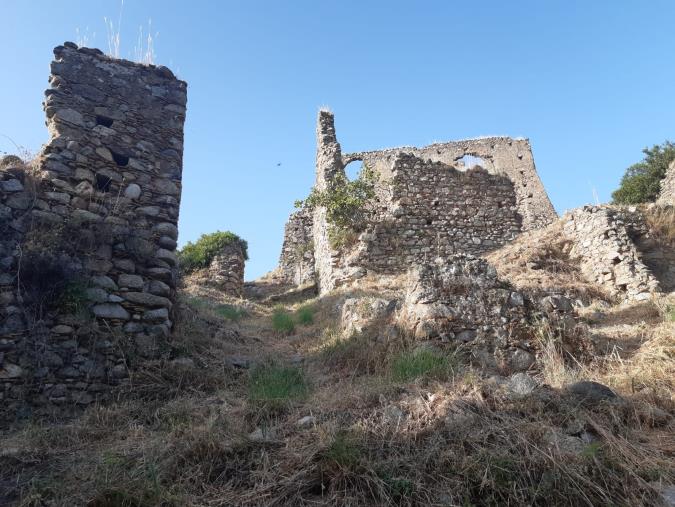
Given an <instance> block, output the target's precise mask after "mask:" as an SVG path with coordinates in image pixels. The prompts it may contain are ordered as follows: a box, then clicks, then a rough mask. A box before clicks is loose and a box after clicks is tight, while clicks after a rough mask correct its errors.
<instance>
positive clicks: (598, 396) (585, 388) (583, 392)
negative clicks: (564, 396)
mask: <svg viewBox="0 0 675 507" xmlns="http://www.w3.org/2000/svg"><path fill="white" fill-rule="evenodd" d="M565 390H566V391H567V392H569V393H570V394H573V395H575V396H577V397H579V398H581V399H583V400H584V401H588V402H599V401H603V400H613V399H616V398H617V395H616V393H615V392H614V391H612V390H611V389H610V388H609V387H607V386H605V385H602V384H600V383H599V382H593V381H589V380H583V381H580V382H575V383H574V384H570V385H568V386H566V387H565Z"/></svg>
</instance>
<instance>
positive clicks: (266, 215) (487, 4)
mask: <svg viewBox="0 0 675 507" xmlns="http://www.w3.org/2000/svg"><path fill="white" fill-rule="evenodd" d="M120 4H121V2H120V0H105V1H103V0H97V1H94V0H59V1H58V2H54V1H51V0H50V1H45V0H0V19H2V28H0V47H2V48H3V58H2V77H1V79H0V150H3V151H8V152H13V151H15V150H14V147H13V145H12V143H11V142H10V141H9V140H7V138H6V137H2V136H9V137H11V138H12V139H13V140H14V141H15V142H16V143H18V144H20V145H23V146H25V147H27V148H30V149H32V150H37V149H39V147H40V145H41V144H42V143H43V142H45V141H46V140H47V132H46V129H45V127H44V115H43V113H42V109H41V105H40V103H41V100H42V96H43V95H42V93H43V90H44V89H45V88H46V86H47V77H48V74H49V70H48V69H49V67H48V64H49V62H50V60H51V57H52V53H51V49H52V48H53V47H54V46H56V45H58V44H61V43H63V42H64V41H66V40H72V41H75V42H77V39H78V38H79V39H80V40H82V39H83V38H86V39H87V40H88V45H90V46H96V47H99V48H101V49H103V50H104V51H107V49H108V43H107V37H106V29H105V24H104V21H103V18H104V17H108V18H112V19H113V20H114V22H115V24H117V21H118V17H119V11H120ZM150 19H151V20H152V33H153V35H156V34H157V32H158V35H156V37H155V52H156V62H157V63H160V64H164V65H167V66H169V67H170V68H172V69H173V70H174V71H175V72H176V73H177V75H178V76H179V77H180V78H181V79H184V80H186V81H187V82H188V85H189V87H188V114H187V122H186V125H185V129H186V130H185V159H184V170H183V197H182V203H181V217H180V227H179V229H180V243H181V244H184V243H185V242H186V241H190V240H195V239H196V238H197V237H198V236H199V235H200V234H202V233H205V232H212V231H214V230H217V229H220V230H232V231H233V232H236V233H237V234H239V235H240V236H242V237H243V238H245V239H246V240H248V242H249V255H250V261H249V262H248V264H247V267H246V278H247V279H252V278H255V277H257V276H259V275H261V274H263V273H265V272H266V271H268V270H270V269H272V268H273V267H274V266H275V265H276V262H277V259H278V255H279V251H280V247H281V241H282V234H283V226H284V223H285V221H286V217H287V215H288V214H289V213H290V212H291V211H292V210H293V201H294V200H295V199H298V198H303V197H304V196H305V195H306V194H307V193H308V191H309V188H310V186H311V184H312V181H313V177H314V154H315V140H314V122H315V119H316V113H317V110H318V108H319V107H321V106H329V107H330V108H331V109H332V110H333V112H334V113H335V115H336V128H337V134H338V138H339V140H340V142H341V144H342V147H343V150H344V151H360V150H366V149H377V148H384V147H390V146H400V145H424V144H429V143H431V142H433V141H446V140H453V139H460V138H467V137H474V136H480V135H510V136H524V137H528V138H529V139H530V141H531V143H532V148H533V151H534V157H535V161H536V164H537V168H538V171H539V174H540V176H541V178H542V180H543V182H544V185H545V187H546V189H547V190H548V193H549V195H550V197H551V199H552V201H553V204H554V205H555V207H556V209H557V210H558V212H563V211H564V210H565V209H569V208H573V207H577V206H580V205H583V204H585V203H589V202H593V201H594V200H595V198H594V194H593V189H595V191H596V192H597V195H598V197H599V199H600V201H608V200H609V198H610V193H611V191H612V190H613V189H614V188H616V185H617V184H618V181H619V179H620V177H621V175H622V173H623V170H624V169H625V168H626V167H627V166H628V165H630V164H632V163H634V162H636V161H638V160H639V159H640V158H641V152H640V150H641V149H642V148H644V147H645V146H647V145H653V144H657V143H661V142H663V141H664V140H665V139H671V140H675V100H674V99H675V37H674V36H673V33H674V30H675V2H673V1H671V0H663V1H658V0H650V1H646V0H639V1H623V0H612V1H600V0H596V1H591V0H583V1H574V0H567V1H555V0H550V1H542V0H532V1H517V0H513V1H504V0H494V1H481V2H478V1H476V2H470V1H449V0H446V1H441V0H438V1H416V0H408V1H407V2H403V1H397V0H382V1H366V0H361V1H354V0H339V1H338V0H334V1H324V0H304V1H293V2H291V1H287V2H281V1H266V2H263V1H252V0H246V1H237V2H234V1H216V0H210V1H205V0H191V1H171V0H151V1H143V0H125V2H124V8H123V11H122V16H121V56H123V57H127V58H132V59H133V57H134V54H135V47H137V46H138V44H137V41H138V34H139V27H141V26H143V29H144V32H145V33H147V26H148V20H150ZM78 31H79V37H78ZM279 163H280V164H281V165H278V164H279Z"/></svg>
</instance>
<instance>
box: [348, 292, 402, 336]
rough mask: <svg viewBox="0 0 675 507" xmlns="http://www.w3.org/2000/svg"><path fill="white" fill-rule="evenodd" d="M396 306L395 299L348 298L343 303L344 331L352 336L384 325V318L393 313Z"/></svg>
mask: <svg viewBox="0 0 675 507" xmlns="http://www.w3.org/2000/svg"><path fill="white" fill-rule="evenodd" d="M395 306H396V302H395V301H391V300H387V299H383V298H376V297H360V298H347V299H345V302H344V303H343V305H342V312H341V318H340V320H341V327H342V332H343V333H344V334H345V335H346V336H351V335H353V334H355V333H363V332H364V331H367V330H369V329H370V330H372V329H373V328H379V327H382V324H383V320H384V319H386V318H387V317H389V316H390V315H391V314H392V312H393V310H394V308H395Z"/></svg>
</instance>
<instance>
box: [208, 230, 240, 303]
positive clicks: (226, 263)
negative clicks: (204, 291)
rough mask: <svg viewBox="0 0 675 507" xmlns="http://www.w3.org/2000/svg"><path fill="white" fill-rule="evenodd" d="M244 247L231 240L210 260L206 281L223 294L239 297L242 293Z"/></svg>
mask: <svg viewBox="0 0 675 507" xmlns="http://www.w3.org/2000/svg"><path fill="white" fill-rule="evenodd" d="M244 265H245V258H244V249H243V248H242V245H241V243H239V242H238V241H233V242H232V243H230V244H229V245H226V246H225V248H223V250H222V251H221V252H220V253H219V254H218V255H216V256H215V257H214V258H213V260H212V261H211V265H210V266H209V268H208V275H209V278H208V283H209V285H213V286H214V287H216V288H217V289H219V290H221V291H222V292H224V293H225V294H229V295H230V296H235V297H241V296H242V295H243V294H244Z"/></svg>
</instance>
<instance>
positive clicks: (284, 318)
mask: <svg viewBox="0 0 675 507" xmlns="http://www.w3.org/2000/svg"><path fill="white" fill-rule="evenodd" d="M272 328H273V329H274V330H275V331H276V332H277V333H279V334H282V335H288V334H291V333H292V332H293V331H295V322H294V321H293V316H292V315H291V314H290V313H288V312H287V311H286V310H284V309H283V308H275V310H274V313H273V314H272Z"/></svg>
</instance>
